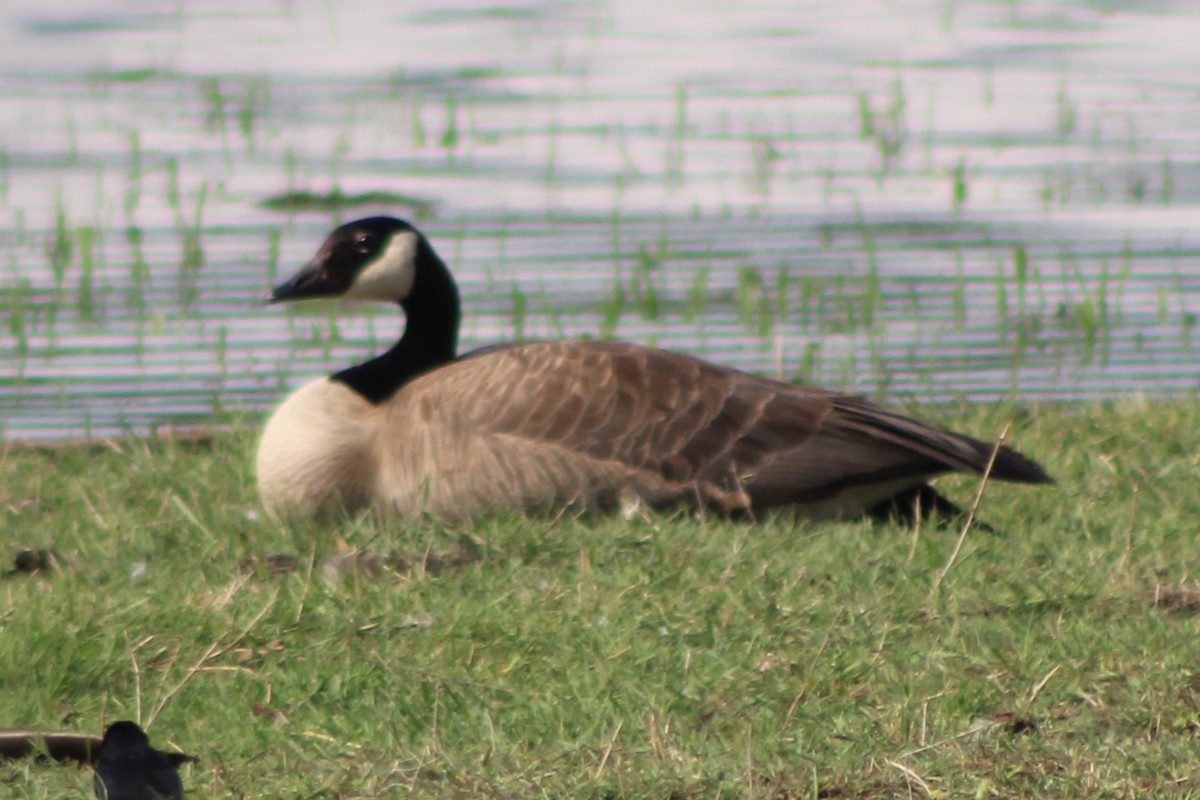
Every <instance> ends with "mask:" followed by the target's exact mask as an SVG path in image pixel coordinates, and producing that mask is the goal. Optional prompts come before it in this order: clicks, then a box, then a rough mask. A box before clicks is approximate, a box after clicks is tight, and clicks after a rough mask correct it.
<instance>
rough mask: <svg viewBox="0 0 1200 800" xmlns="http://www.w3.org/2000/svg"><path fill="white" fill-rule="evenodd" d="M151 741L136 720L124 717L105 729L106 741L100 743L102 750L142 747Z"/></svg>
mask: <svg viewBox="0 0 1200 800" xmlns="http://www.w3.org/2000/svg"><path fill="white" fill-rule="evenodd" d="M149 743H150V739H149V737H147V736H146V732H145V731H144V730H142V728H141V726H139V725H138V724H137V723H136V722H130V721H129V720H127V719H123V720H121V721H120V722H114V723H113V724H111V725H109V726H108V727H107V728H105V729H104V742H103V743H102V744H101V745H100V747H101V752H103V750H106V749H108V748H117V749H124V748H127V747H140V746H142V745H147V744H149Z"/></svg>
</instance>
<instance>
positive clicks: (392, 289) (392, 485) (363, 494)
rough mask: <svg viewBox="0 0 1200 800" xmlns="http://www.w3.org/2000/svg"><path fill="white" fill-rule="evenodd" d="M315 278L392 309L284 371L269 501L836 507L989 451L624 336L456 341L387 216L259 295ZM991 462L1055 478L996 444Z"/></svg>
mask: <svg viewBox="0 0 1200 800" xmlns="http://www.w3.org/2000/svg"><path fill="white" fill-rule="evenodd" d="M326 296H341V297H348V298H359V299H370V300H381V301H386V302H395V303H399V305H400V307H401V308H402V309H403V310H404V314H405V315H406V317H407V324H406V327H405V331H404V335H403V336H402V337H401V338H400V341H399V342H397V343H396V345H395V346H393V347H392V348H391V349H390V350H388V351H387V352H386V353H384V354H382V355H380V356H377V357H375V358H373V359H371V360H369V361H366V362H365V363H362V364H359V365H357V366H354V367H350V368H349V369H346V370H343V371H342V372H338V373H336V374H334V375H331V376H329V377H327V378H322V379H319V380H317V381H315V382H313V383H310V384H308V385H307V386H304V387H302V388H300V389H298V390H297V391H296V392H294V393H293V394H292V395H291V396H290V397H288V398H287V400H285V401H284V403H283V405H282V406H280V407H279V409H278V410H277V411H276V412H275V414H274V415H273V416H272V417H271V419H270V421H268V423H267V426H266V429H265V430H264V431H263V436H262V440H261V442H260V444H259V449H258V458H257V472H258V488H259V493H260V495H261V497H262V501H263V504H264V506H265V507H266V508H267V509H268V510H269V511H270V512H271V513H272V514H274V515H276V516H283V517H310V516H314V515H318V514H321V513H322V512H326V511H329V510H332V509H345V510H349V511H353V510H357V509H361V508H365V507H374V508H376V509H379V510H388V511H398V512H401V513H403V514H421V513H426V514H431V515H433V516H435V517H437V518H440V519H445V520H470V519H472V518H474V517H476V516H478V515H479V514H481V513H483V512H487V511H491V510H504V509H509V510H517V511H546V512H555V511H559V510H562V509H566V508H570V509H599V510H612V509H614V508H616V507H619V506H621V505H623V504H624V503H626V502H633V503H641V504H644V505H646V506H649V507H652V508H662V507H666V506H671V505H675V504H692V505H694V506H699V507H702V508H711V509H715V510H718V511H720V512H723V513H727V514H738V513H747V512H752V511H756V510H759V509H763V508H767V507H771V506H785V505H786V506H793V507H795V509H796V510H797V512H798V513H799V514H800V515H802V516H804V517H808V518H811V519H816V520H822V519H832V518H845V517H856V516H861V515H863V514H867V513H880V512H881V510H882V509H883V508H885V507H886V506H888V505H889V504H891V503H892V502H893V501H895V502H897V503H899V502H901V501H904V502H910V501H911V500H912V499H914V498H916V499H918V500H922V501H923V502H925V503H926V504H927V505H928V503H930V502H932V503H933V504H934V505H935V506H943V504H944V506H949V504H948V503H946V501H943V500H941V499H940V498H938V497H937V496H936V495H935V494H934V493H933V491H932V489H930V488H929V487H928V485H927V481H928V479H929V478H930V477H931V476H934V475H937V474H938V473H942V472H951V471H959V472H970V473H976V474H980V473H982V472H983V471H984V469H985V466H986V464H987V462H988V458H989V456H990V455H991V452H992V445H990V444H987V443H985V442H982V441H979V440H977V439H973V438H971V437H968V436H963V435H961V434H957V433H952V432H950V431H946V430H942V429H939V428H935V427H932V426H930V425H926V424H925V423H923V422H919V421H917V420H915V419H913V418H911V417H909V416H906V415H904V414H900V413H898V412H895V411H889V410H887V409H885V408H881V407H879V406H877V405H875V404H873V403H871V402H869V401H867V400H865V399H863V398H860V397H855V396H851V395H845V394H838V393H836V392H829V391H824V390H821V389H816V388H811V387H807V386H800V385H792V384H786V383H780V382H778V381H773V380H769V379H767V378H760V377H756V376H753V375H749V374H746V373H743V372H738V371H737V370H733V369H729V368H726V367H721V366H717V365H715V364H712V363H709V362H707V361H703V360H701V359H699V358H694V357H692V356H687V355H682V354H679V353H673V352H668V351H665V350H658V349H655V348H651V347H643V346H640V345H636V344H629V343H623V342H602V341H571V342H565V341H556V342H531V343H527V344H508V345H499V346H494V347H488V348H484V349H481V350H476V351H474V352H472V353H468V354H466V355H464V356H461V357H457V356H456V355H455V348H456V345H457V339H458V327H459V313H460V312H459V297H458V290H457V288H456V287H455V284H454V280H453V278H451V276H450V272H449V271H448V270H447V268H446V265H445V264H444V263H443V262H442V260H441V259H440V258H439V257H438V256H437V254H436V253H435V252H434V251H433V248H432V247H431V246H430V244H429V242H428V240H427V239H426V238H425V237H424V236H423V235H422V234H421V233H420V232H419V231H417V230H416V229H415V228H414V227H413V226H412V225H410V224H408V223H406V222H402V221H400V220H397V219H392V218H390V217H371V218H369V219H361V220H358V221H356V222H350V223H347V224H345V225H342V226H341V227H339V228H338V229H337V230H335V231H334V232H333V233H331V234H330V235H329V237H328V238H327V239H326V240H325V242H324V244H322V246H321V249H320V250H318V251H317V254H316V255H315V256H314V257H313V259H312V260H311V261H310V262H309V263H308V264H307V265H306V266H305V267H303V268H302V269H301V270H300V272H298V273H297V274H296V275H295V276H294V277H293V278H292V279H291V280H289V281H287V282H285V283H283V284H281V285H280V286H278V287H276V288H275V290H274V291H273V292H272V293H271V295H270V298H269V299H268V302H269V303H277V302H282V301H290V300H300V299H303V298H314V297H326ZM991 475H992V477H994V478H998V479H1001V480H1007V481H1017V482H1021V483H1047V482H1050V481H1051V478H1050V477H1049V476H1048V475H1047V474H1046V473H1045V471H1043V469H1042V468H1041V467H1040V466H1039V465H1038V464H1036V463H1034V462H1033V461H1031V460H1029V459H1027V458H1025V457H1024V456H1022V455H1021V454H1019V453H1017V452H1016V451H1014V450H1011V449H1009V448H1007V447H1003V448H1001V449H1000V451H999V453H998V455H997V458H996V460H995V464H994V465H993V468H992V473H991ZM944 506H943V507H944ZM949 507H950V508H953V506H949Z"/></svg>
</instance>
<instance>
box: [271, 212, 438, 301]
mask: <svg viewBox="0 0 1200 800" xmlns="http://www.w3.org/2000/svg"><path fill="white" fill-rule="evenodd" d="M428 251H429V244H428V243H427V242H425V240H424V237H422V236H421V234H420V233H418V232H417V230H416V228H414V227H413V226H412V225H409V224H408V223H407V222H404V221H402V220H398V219H395V218H393V217H368V218H366V219H360V220H355V221H354V222H347V223H346V224H345V225H342V226H341V227H340V228H338V229H337V230H335V231H334V232H333V233H331V234H329V236H328V237H327V238H326V239H325V242H324V244H322V245H321V248H320V249H319V250H318V251H317V254H316V255H315V256H313V257H312V260H311V261H309V262H308V263H307V264H306V265H304V267H302V268H301V269H300V271H299V272H297V273H296V274H295V275H294V276H292V278H291V279H290V280H288V281H285V282H284V283H281V284H280V285H279V286H276V287H275V290H274V291H272V292H271V296H270V297H269V298H268V299H267V302H268V303H281V302H285V301H289V300H303V299H306V298H310V297H347V298H352V299H359V300H382V301H386V302H393V303H397V302H401V301H403V300H404V299H405V298H406V297H408V295H409V294H410V293H411V292H412V288H413V284H414V283H415V282H416V276H417V264H418V261H419V260H420V259H421V258H422V257H423V256H424V255H425V253H426V252H428Z"/></svg>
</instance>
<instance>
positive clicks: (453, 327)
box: [333, 237, 460, 405]
mask: <svg viewBox="0 0 1200 800" xmlns="http://www.w3.org/2000/svg"><path fill="white" fill-rule="evenodd" d="M399 305H400V307H401V308H402V309H404V316H405V318H406V320H407V322H406V323H405V326H404V335H403V336H401V337H400V341H398V342H396V344H395V345H394V346H393V347H392V349H391V350H388V351H387V352H386V353H383V354H382V355H379V356H376V357H375V358H372V359H371V360H370V361H367V362H365V363H363V364H359V365H357V366H354V367H350V368H349V369H344V370H342V371H341V372H338V373H336V374H335V375H333V380H335V381H339V382H341V383H344V384H346V385H347V386H349V387H350V388H351V389H353V390H354V391H356V392H358V393H359V394H361V395H362V396H363V397H365V398H366V399H367V400H369V401H370V402H372V403H374V404H376V405H378V404H379V403H382V402H383V401H385V400H387V399H388V398H389V397H391V396H392V395H393V394H395V393H396V390H397V389H399V388H400V387H401V386H403V385H404V384H406V383H408V382H409V381H411V380H412V379H413V378H416V377H417V376H418V375H421V374H423V373H425V372H428V371H429V370H431V369H435V368H437V367H440V366H441V365H442V364H446V363H448V362H450V361H453V360H454V354H455V350H456V348H457V346H458V323H459V317H460V309H459V301H458V289H457V288H455V286H454V279H453V278H451V277H450V272H449V270H447V269H446V265H445V264H444V263H442V260H441V259H440V258H439V257H438V255H437V253H435V252H434V251H433V248H432V247H430V246H429V242H427V241H426V240H425V238H424V237H421V238H420V239H419V240H418V242H417V255H416V277H415V279H414V282H413V287H412V291H411V292H409V294H408V297H406V298H405V299H403V300H401V301H400V303H399Z"/></svg>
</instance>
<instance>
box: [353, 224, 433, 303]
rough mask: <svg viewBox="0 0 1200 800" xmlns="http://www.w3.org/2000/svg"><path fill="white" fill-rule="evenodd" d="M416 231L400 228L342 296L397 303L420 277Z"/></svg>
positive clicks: (406, 294) (406, 295)
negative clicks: (418, 275) (418, 274)
mask: <svg viewBox="0 0 1200 800" xmlns="http://www.w3.org/2000/svg"><path fill="white" fill-rule="evenodd" d="M416 258H417V234H416V233H414V232H412V231H398V232H397V233H396V234H395V235H393V236H392V240H391V241H390V242H388V245H387V247H385V248H384V250H383V252H382V253H380V254H379V256H378V257H377V258H376V259H375V260H374V261H372V262H371V263H370V264H367V266H366V267H364V268H363V270H362V272H360V273H358V277H356V278H355V279H354V283H352V284H350V288H349V289H347V290H346V293H345V294H344V295H343V297H347V298H350V299H353V300H383V301H385V302H389V303H394V302H396V301H397V300H403V299H404V298H405V297H408V293H409V292H411V291H412V287H413V281H414V280H415V279H416V276H417V262H416Z"/></svg>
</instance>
